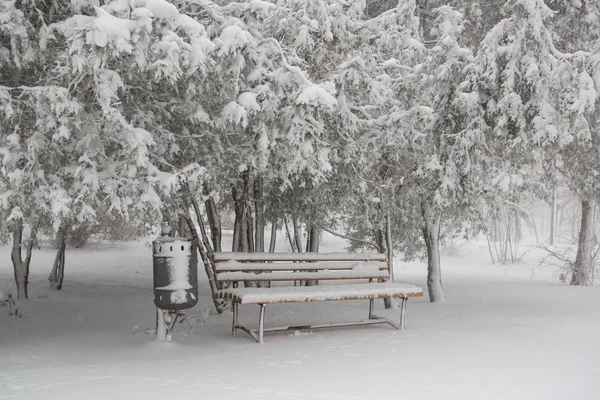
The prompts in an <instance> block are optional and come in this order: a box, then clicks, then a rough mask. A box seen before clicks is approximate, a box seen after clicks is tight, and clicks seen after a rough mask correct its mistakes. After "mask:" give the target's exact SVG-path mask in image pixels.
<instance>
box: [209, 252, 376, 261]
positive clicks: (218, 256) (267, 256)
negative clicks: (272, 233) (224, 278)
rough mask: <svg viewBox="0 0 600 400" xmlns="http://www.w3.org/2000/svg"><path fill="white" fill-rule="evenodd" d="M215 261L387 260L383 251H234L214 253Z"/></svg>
mask: <svg viewBox="0 0 600 400" xmlns="http://www.w3.org/2000/svg"><path fill="white" fill-rule="evenodd" d="M213 260H214V261H215V262H219V261H227V260H236V261H385V254H381V253H239V252H237V253H234V252H219V253H214V254H213Z"/></svg>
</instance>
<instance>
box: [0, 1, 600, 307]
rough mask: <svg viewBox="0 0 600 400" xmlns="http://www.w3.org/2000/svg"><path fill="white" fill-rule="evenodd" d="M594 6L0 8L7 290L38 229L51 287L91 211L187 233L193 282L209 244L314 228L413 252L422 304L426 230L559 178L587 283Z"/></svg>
mask: <svg viewBox="0 0 600 400" xmlns="http://www.w3.org/2000/svg"><path fill="white" fill-rule="evenodd" d="M599 17H600V10H599V5H598V2H597V1H595V0H594V1H592V0H556V1H551V2H546V3H545V2H544V1H542V0H508V1H504V0H503V1H500V0H488V1H480V2H474V1H470V0H447V1H443V0H439V1H436V0H419V1H416V0H400V1H398V0H396V1H393V0H367V1H358V0H357V1H340V0H277V1H261V0H250V1H245V2H232V1H215V2H211V1H208V0H178V1H173V2H167V1H165V0H134V1H129V0H114V1H109V0H106V1H105V0H57V1H42V0H21V1H17V2H15V1H7V0H0V118H1V120H2V124H1V136H0V160H1V163H0V214H1V215H0V224H1V225H0V237H1V238H2V240H3V241H4V242H6V243H11V244H12V253H11V255H12V262H13V265H14V271H15V282H16V284H17V289H18V290H17V293H18V297H19V298H26V297H27V282H28V274H29V266H30V263H31V259H32V253H33V252H34V249H35V248H36V246H37V243H38V241H39V238H40V235H46V236H48V235H49V236H51V237H54V238H55V242H56V247H57V254H56V259H55V262H54V265H53V266H48V267H49V270H51V274H50V277H49V280H50V283H51V285H52V287H54V288H56V289H60V288H61V287H62V284H63V279H64V273H65V263H66V258H65V253H66V243H67V242H68V241H69V240H70V239H69V238H73V237H75V238H76V237H78V233H77V232H80V235H83V233H81V232H83V231H85V230H86V229H87V230H89V229H94V228H93V227H94V226H96V225H97V224H98V223H99V221H103V222H102V223H103V224H104V225H105V226H106V225H108V226H114V224H117V226H122V227H123V228H125V227H127V229H133V230H136V231H146V230H150V229H152V228H154V227H156V226H157V225H160V224H162V223H168V224H171V225H172V226H174V227H175V229H176V231H177V233H179V234H185V235H192V236H193V237H194V238H195V239H196V241H197V243H198V249H199V252H200V256H201V259H202V261H203V263H204V266H205V269H206V272H207V274H208V277H209V282H210V284H211V288H212V289H213V290H216V289H218V287H217V284H216V283H215V282H214V280H213V279H212V277H211V268H210V263H211V257H210V256H211V253H212V252H214V251H222V250H223V251H229V250H232V251H273V250H274V243H275V241H274V240H275V238H276V235H284V236H285V239H284V240H286V241H287V243H288V244H289V248H290V249H292V250H293V251H299V252H303V251H318V250H319V237H320V235H321V234H322V233H323V232H324V231H328V232H330V233H334V234H336V235H338V236H342V237H345V238H348V239H350V241H351V243H352V248H353V249H355V250H368V251H377V252H382V253H385V254H386V255H387V256H388V260H389V261H390V262H392V257H393V255H397V256H401V257H403V258H407V259H410V258H415V257H424V258H425V259H426V260H427V265H428V267H427V268H428V280H427V284H428V289H429V296H430V299H431V301H442V300H444V293H443V286H442V280H441V279H442V273H441V263H440V243H441V241H442V240H444V238H453V237H456V236H469V235H474V234H477V233H479V232H482V231H484V232H488V233H490V234H493V232H492V231H491V229H492V228H491V227H490V226H489V224H487V223H486V221H488V220H490V219H493V218H494V216H497V215H499V214H500V213H503V212H505V211H503V210H506V207H509V208H510V207H511V205H515V204H519V202H520V200H521V199H522V198H524V197H525V196H536V197H538V198H540V199H545V200H548V202H550V201H551V198H552V193H553V192H554V191H555V188H557V187H559V186H561V187H568V188H569V189H570V190H571V191H572V192H574V193H576V194H577V196H578V199H579V201H580V203H581V205H582V207H581V209H582V218H581V229H580V234H579V246H578V247H579V250H578V253H577V260H576V262H574V263H573V265H574V267H573V269H572V276H571V277H570V282H571V283H572V284H576V285H583V284H589V283H591V281H590V278H589V276H590V268H591V261H590V260H591V258H590V254H591V250H590V249H591V246H590V245H589V244H590V242H591V238H590V235H591V232H592V231H593V230H592V229H590V226H591V223H592V222H591V220H590V218H591V217H590V216H593V215H594V210H595V207H596V198H597V193H600V191H599V190H598V182H599V178H598V176H599V174H598V171H599V169H598V163H599V162H600V157H599V154H598V151H599V150H598V149H599V148H600V147H599V146H598V140H599V136H598V124H597V123H596V118H597V116H598V106H597V104H596V100H597V92H598V89H599V88H600V46H599V43H598V35H600V24H599ZM229 214H232V215H234V216H235V220H234V222H233V228H234V233H233V248H232V249H223V248H222V244H221V236H222V218H223V216H224V215H229ZM269 230H270V231H271V235H270V236H268V237H270V238H271V240H270V241H269V242H268V243H267V242H265V231H269ZM305 284H314V282H306V283H305ZM216 305H217V307H218V308H221V307H222V305H221V304H218V303H217V304H216Z"/></svg>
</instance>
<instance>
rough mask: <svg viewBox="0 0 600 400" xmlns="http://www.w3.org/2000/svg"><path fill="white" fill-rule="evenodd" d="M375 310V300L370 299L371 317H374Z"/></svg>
mask: <svg viewBox="0 0 600 400" xmlns="http://www.w3.org/2000/svg"><path fill="white" fill-rule="evenodd" d="M374 312H375V300H374V299H370V300H369V319H373V313H374Z"/></svg>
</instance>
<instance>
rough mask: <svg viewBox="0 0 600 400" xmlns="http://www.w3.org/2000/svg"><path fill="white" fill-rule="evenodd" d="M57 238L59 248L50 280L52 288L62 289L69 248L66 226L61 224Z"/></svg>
mask: <svg viewBox="0 0 600 400" xmlns="http://www.w3.org/2000/svg"><path fill="white" fill-rule="evenodd" d="M57 239H58V240H57V242H58V250H57V251H56V257H55V258H54V265H53V266H52V272H50V276H49V277H48V280H49V281H50V288H51V289H54V290H61V289H62V286H63V280H64V276H65V253H66V248H67V234H66V227H65V226H61V227H60V229H59V230H58V232H57Z"/></svg>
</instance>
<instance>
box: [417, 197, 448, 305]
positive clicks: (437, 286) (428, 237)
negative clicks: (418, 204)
mask: <svg viewBox="0 0 600 400" xmlns="http://www.w3.org/2000/svg"><path fill="white" fill-rule="evenodd" d="M421 210H422V215H423V238H424V239H425V245H426V247H427V289H428V291H429V301H431V302H432V303H434V302H438V301H445V300H446V299H445V297H444V289H443V286H442V270H441V264H440V220H441V217H440V215H439V214H437V213H435V212H434V210H432V209H431V207H430V206H429V205H428V204H426V203H422V208H421Z"/></svg>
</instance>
